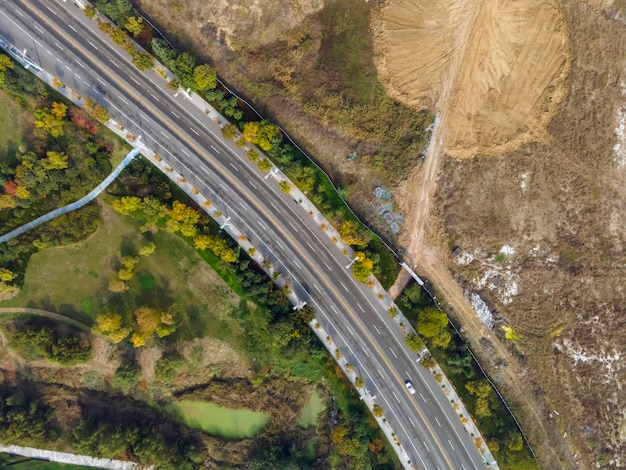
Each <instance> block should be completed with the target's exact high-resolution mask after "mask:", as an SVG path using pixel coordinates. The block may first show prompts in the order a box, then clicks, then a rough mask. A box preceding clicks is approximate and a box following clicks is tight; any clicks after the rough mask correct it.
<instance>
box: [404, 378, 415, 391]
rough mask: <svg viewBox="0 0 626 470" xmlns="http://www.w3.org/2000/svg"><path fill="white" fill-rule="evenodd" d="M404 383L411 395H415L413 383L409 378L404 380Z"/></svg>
mask: <svg viewBox="0 0 626 470" xmlns="http://www.w3.org/2000/svg"><path fill="white" fill-rule="evenodd" d="M404 385H406V389H407V390H408V391H409V393H410V394H411V395H415V388H413V384H412V383H411V381H410V380H405V381H404Z"/></svg>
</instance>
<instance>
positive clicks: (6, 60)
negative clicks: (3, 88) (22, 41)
mask: <svg viewBox="0 0 626 470" xmlns="http://www.w3.org/2000/svg"><path fill="white" fill-rule="evenodd" d="M12 68H13V61H12V60H11V58H10V57H8V56H6V55H4V54H0V85H2V84H3V83H4V72H5V71H7V70H10V69H12Z"/></svg>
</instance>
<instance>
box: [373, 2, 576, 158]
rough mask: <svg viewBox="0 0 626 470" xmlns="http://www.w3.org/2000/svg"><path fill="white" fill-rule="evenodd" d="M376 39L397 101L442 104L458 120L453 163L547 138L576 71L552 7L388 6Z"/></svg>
mask: <svg viewBox="0 0 626 470" xmlns="http://www.w3.org/2000/svg"><path fill="white" fill-rule="evenodd" d="M376 31H377V33H376V35H375V45H376V48H377V50H378V64H377V65H378V71H379V74H380V76H381V78H382V81H383V82H384V83H385V84H386V89H387V91H388V92H389V93H390V95H392V96H394V97H396V98H397V99H399V100H400V101H402V102H405V103H407V104H410V105H413V106H427V107H429V108H433V107H434V106H435V105H436V104H437V103H438V101H439V100H440V99H441V98H443V99H445V100H446V101H447V104H446V106H448V107H449V108H450V109H451V110H453V112H452V113H450V119H449V122H448V135H447V136H446V148H447V152H448V154H449V155H452V156H455V157H472V156H474V155H475V154H476V153H490V154H493V153H495V152H501V151H503V150H507V149H512V148H514V147H515V146H518V145H519V144H520V143H523V142H525V141H530V140H533V139H543V138H544V137H545V126H546V124H547V123H548V122H549V120H550V118H551V117H552V115H553V113H554V110H555V109H556V105H557V104H558V102H559V101H560V100H561V98H562V84H563V81H564V78H565V77H566V75H567V70H568V64H567V62H568V40H567V34H566V28H565V24H564V20H563V17H562V14H561V13H560V11H559V9H558V8H557V7H556V6H555V5H553V4H552V2H545V1H543V0H523V1H517V2H509V1H505V0H488V1H485V0H483V1H480V0H478V1H477V0H425V1H424V0H390V1H389V2H388V3H387V4H386V6H385V7H384V8H383V9H382V12H381V14H380V16H379V18H378V21H377V28H376ZM451 76H452V77H455V81H454V82H453V83H452V84H451V87H450V88H449V89H446V88H447V87H446V84H447V83H448V80H449V77H451ZM442 106H443V104H442Z"/></svg>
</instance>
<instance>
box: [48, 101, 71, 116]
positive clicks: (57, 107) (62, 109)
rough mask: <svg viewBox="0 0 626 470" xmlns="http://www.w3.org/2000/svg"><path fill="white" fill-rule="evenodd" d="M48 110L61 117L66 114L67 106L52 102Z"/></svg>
mask: <svg viewBox="0 0 626 470" xmlns="http://www.w3.org/2000/svg"><path fill="white" fill-rule="evenodd" d="M50 112H51V113H52V114H53V115H54V117H56V118H58V119H63V118H65V116H67V106H65V104H63V103H57V102H54V103H52V105H51V106H50Z"/></svg>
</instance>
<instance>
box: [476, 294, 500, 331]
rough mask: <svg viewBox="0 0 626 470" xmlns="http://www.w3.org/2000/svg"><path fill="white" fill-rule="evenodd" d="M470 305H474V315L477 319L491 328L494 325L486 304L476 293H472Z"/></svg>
mask: <svg viewBox="0 0 626 470" xmlns="http://www.w3.org/2000/svg"><path fill="white" fill-rule="evenodd" d="M471 299H472V307H474V311H475V312H476V316H477V317H478V319H479V320H480V321H481V322H483V323H484V324H485V325H487V326H488V327H489V328H493V327H494V325H495V321H494V319H493V314H492V313H491V310H489V307H487V304H486V303H485V302H484V301H483V299H481V298H480V296H479V295H478V294H472V296H471Z"/></svg>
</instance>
